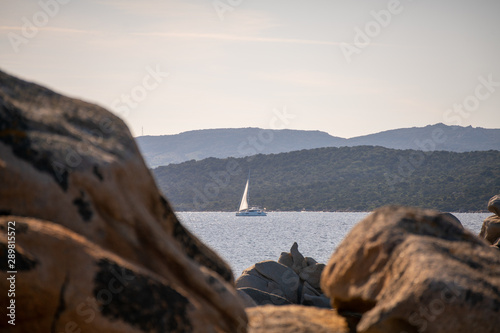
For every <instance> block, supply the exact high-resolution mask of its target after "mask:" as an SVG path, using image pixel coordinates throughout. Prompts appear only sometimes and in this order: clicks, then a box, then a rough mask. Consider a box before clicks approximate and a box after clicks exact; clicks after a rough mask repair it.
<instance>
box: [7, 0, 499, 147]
mask: <svg viewBox="0 0 500 333" xmlns="http://www.w3.org/2000/svg"><path fill="white" fill-rule="evenodd" d="M499 17H500V1H498V0H490V1H486V0H470V1H463V0H458V1H457V0H444V1H440V0H413V1H412V0H401V1H397V0H391V1H375V0H370V1H352V0H345V1H337V0H328V1H326V0H309V1H305V0H304V1H299V0H286V1H285V0H216V1H213V0H184V1H180V0H179V1H177V0H143V1H137V0H134V1H132V0H111V1H107V0H100V1H98V0H85V1H77V0H73V1H68V0H59V2H57V0H41V1H35V0H16V1H13V0H8V1H7V0H0V68H1V69H2V70H4V71H7V72H8V73H11V74H14V75H16V76H19V77H21V78H24V79H27V80H30V81H35V82H37V83H40V84H42V85H45V86H48V87H50V88H52V89H54V90H56V91H58V92H60V93H63V94H66V95H69V96H72V97H77V98H81V99H84V100H87V101H91V102H95V103H97V104H99V105H101V106H104V107H106V108H108V109H111V110H112V111H114V112H115V113H117V114H119V115H121V116H122V118H124V119H125V120H126V122H127V123H128V124H129V126H130V128H131V130H132V132H133V134H134V135H140V134H141V128H142V127H143V128H144V134H146V135H158V134H174V133H179V132H182V131H186V130H192V129H204V128H223V127H250V126H251V127H263V128H282V127H286V128H293V129H314V130H322V131H326V132H328V133H330V134H332V135H335V136H341V137H352V136H358V135H362V134H369V133H374V132H378V131H381V130H387V129H392V128H399V127H412V126H425V125H428V124H434V123H438V122H444V123H446V124H461V125H467V126H468V125H472V126H481V127H486V128H500V112H499V111H500V19H499ZM167 73H168V75H167ZM284 112H286V114H287V115H286V116H285V118H284V119H285V120H282V119H280V118H279V117H278V116H277V113H279V114H281V115H283V113H284Z"/></svg>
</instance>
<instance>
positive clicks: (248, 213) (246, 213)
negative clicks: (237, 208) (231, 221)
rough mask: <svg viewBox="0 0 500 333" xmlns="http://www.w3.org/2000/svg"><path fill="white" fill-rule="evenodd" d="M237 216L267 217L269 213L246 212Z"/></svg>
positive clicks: (238, 213)
mask: <svg viewBox="0 0 500 333" xmlns="http://www.w3.org/2000/svg"><path fill="white" fill-rule="evenodd" d="M236 216H267V213H266V212H264V211H246V212H245V211H244V212H237V213H236Z"/></svg>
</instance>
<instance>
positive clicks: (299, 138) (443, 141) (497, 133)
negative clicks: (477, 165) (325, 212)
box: [135, 123, 500, 168]
mask: <svg viewBox="0 0 500 333" xmlns="http://www.w3.org/2000/svg"><path fill="white" fill-rule="evenodd" d="M135 139H136V142H137V143H138V145H139V148H140V149H141V152H142V153H143V155H144V157H145V159H146V161H147V163H148V165H149V166H150V167H152V168H154V167H158V166H162V165H168V164H171V163H182V162H185V161H188V160H192V159H194V160H202V159H204V158H208V157H216V158H226V157H245V156H251V155H255V154H259V153H260V154H275V153H283V152H290V151H296V150H302V149H315V148H323V147H353V146H364V145H369V146H381V147H386V148H392V149H415V150H424V151H427V150H443V151H453V152H467V151H487V150H499V149H500V129H488V128H482V127H472V126H467V127H462V126H457V125H445V124H443V123H438V124H434V125H427V126H425V127H410V128H398V129H392V130H386V131H382V132H378V133H373V134H367V135H363V136H357V137H353V138H341V137H336V136H332V135H330V134H329V133H327V132H323V131H319V130H291V129H281V130H271V129H261V128H257V127H246V128H221V129H206V130H192V131H186V132H181V133H179V134H170V135H160V136H139V137H136V138H135Z"/></svg>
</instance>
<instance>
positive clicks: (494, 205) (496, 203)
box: [488, 194, 500, 216]
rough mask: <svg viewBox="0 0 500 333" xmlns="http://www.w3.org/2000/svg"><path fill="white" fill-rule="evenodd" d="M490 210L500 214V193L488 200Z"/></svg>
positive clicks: (497, 214)
mask: <svg viewBox="0 0 500 333" xmlns="http://www.w3.org/2000/svg"><path fill="white" fill-rule="evenodd" d="M488 210H489V211H490V212H492V213H493V214H495V215H496V216H500V194H497V195H495V196H493V197H492V198H491V199H490V200H489V201H488Z"/></svg>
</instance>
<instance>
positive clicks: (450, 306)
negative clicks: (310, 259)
mask: <svg viewBox="0 0 500 333" xmlns="http://www.w3.org/2000/svg"><path fill="white" fill-rule="evenodd" d="M321 286H322V289H323V290H324V291H325V293H326V294H327V295H328V296H330V297H331V299H332V305H333V306H334V307H335V308H337V309H338V311H339V312H343V311H351V312H358V313H362V314H363V315H362V317H361V320H360V322H359V324H358V325H357V331H358V332H401V331H405V332H424V331H425V332H440V333H443V332H444V333H446V332H450V333H451V332H464V333H465V332H496V331H497V330H498V327H499V326H500V256H499V255H498V251H497V250H496V249H494V248H492V247H490V246H488V244H486V243H485V242H484V241H483V240H481V239H479V238H477V237H476V236H474V235H472V234H471V233H470V232H468V231H467V230H464V229H463V228H462V227H461V226H460V225H459V224H458V223H457V222H456V221H454V220H453V219H450V218H448V217H447V216H445V215H442V214H439V213H438V212H435V211H429V210H419V209H412V208H404V207H385V208H381V209H378V210H376V211H375V212H374V213H372V214H371V215H370V216H368V217H367V218H365V219H364V220H363V221H361V222H360V223H358V224H357V225H356V226H355V227H354V228H353V229H352V231H351V232H350V233H349V234H348V236H347V237H346V238H345V239H344V240H343V242H342V243H341V244H340V246H339V247H338V248H337V250H336V251H335V253H334V254H333V255H332V257H331V259H330V261H329V263H328V265H327V266H326V268H325V270H324V271H323V274H322V280H321Z"/></svg>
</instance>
